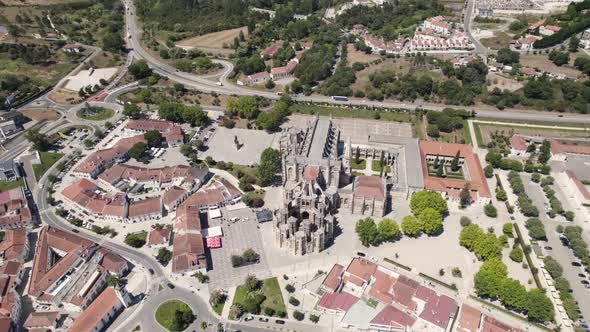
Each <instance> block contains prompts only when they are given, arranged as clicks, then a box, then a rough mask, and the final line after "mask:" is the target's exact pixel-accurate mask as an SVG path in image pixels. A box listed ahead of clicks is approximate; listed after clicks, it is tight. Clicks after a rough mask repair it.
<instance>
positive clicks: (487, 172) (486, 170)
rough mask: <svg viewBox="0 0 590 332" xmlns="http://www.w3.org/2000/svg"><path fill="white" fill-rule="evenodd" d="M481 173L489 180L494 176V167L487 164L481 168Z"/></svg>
mask: <svg viewBox="0 0 590 332" xmlns="http://www.w3.org/2000/svg"><path fill="white" fill-rule="evenodd" d="M483 173H484V175H485V176H486V178H488V179H489V178H491V177H492V176H494V167H493V166H492V165H490V164H488V165H487V166H486V167H484V168H483Z"/></svg>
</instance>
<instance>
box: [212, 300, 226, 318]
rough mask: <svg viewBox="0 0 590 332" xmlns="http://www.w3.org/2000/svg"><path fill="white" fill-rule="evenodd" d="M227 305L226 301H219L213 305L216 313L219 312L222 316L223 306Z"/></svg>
mask: <svg viewBox="0 0 590 332" xmlns="http://www.w3.org/2000/svg"><path fill="white" fill-rule="evenodd" d="M224 306H225V302H223V303H219V304H217V305H215V306H212V307H213V311H215V313H216V314H218V315H219V316H221V313H222V312H223V307H224Z"/></svg>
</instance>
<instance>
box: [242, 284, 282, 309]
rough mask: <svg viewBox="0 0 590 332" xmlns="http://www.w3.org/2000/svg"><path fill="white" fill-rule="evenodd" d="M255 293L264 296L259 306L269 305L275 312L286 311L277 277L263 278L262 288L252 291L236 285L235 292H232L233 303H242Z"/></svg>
mask: <svg viewBox="0 0 590 332" xmlns="http://www.w3.org/2000/svg"><path fill="white" fill-rule="evenodd" d="M256 294H262V295H264V296H265V297H266V299H265V300H264V302H262V304H261V305H260V307H261V308H265V307H269V308H272V309H273V310H274V311H275V312H278V311H282V312H285V313H286V312H287V308H286V307H285V301H284V299H283V294H282V293H281V288H280V286H279V281H278V280H277V278H270V279H265V280H263V281H262V288H260V289H259V290H257V291H254V292H252V293H249V292H248V290H247V289H246V286H244V285H240V286H238V288H237V289H236V293H235V294H234V301H233V304H236V303H239V304H242V303H244V301H246V299H247V298H248V297H249V296H253V295H256ZM261 314H264V311H261Z"/></svg>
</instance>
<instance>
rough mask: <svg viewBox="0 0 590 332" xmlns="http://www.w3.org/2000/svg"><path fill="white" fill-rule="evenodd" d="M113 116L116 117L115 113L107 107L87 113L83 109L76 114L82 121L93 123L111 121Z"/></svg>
mask: <svg viewBox="0 0 590 332" xmlns="http://www.w3.org/2000/svg"><path fill="white" fill-rule="evenodd" d="M113 115H115V111H113V110H112V109H110V108H105V107H99V108H93V110H92V111H87V110H86V109H85V108H82V109H80V110H79V111H78V112H77V114H76V116H78V117H79V118H81V119H85V120H91V121H103V120H106V119H110V118H111V117H112V116H113Z"/></svg>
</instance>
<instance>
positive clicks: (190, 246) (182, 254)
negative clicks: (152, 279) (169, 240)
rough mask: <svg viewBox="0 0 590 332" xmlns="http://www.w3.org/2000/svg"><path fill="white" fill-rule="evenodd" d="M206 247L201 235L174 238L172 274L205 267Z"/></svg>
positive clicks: (180, 235) (179, 235) (183, 235)
mask: <svg viewBox="0 0 590 332" xmlns="http://www.w3.org/2000/svg"><path fill="white" fill-rule="evenodd" d="M206 264H207V260H206V257H205V245H204V242H203V236H202V235H201V234H194V233H185V234H176V235H175V236H174V244H173V247H172V272H174V273H180V272H184V271H187V270H192V269H195V268H201V267H205V266H206Z"/></svg>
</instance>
